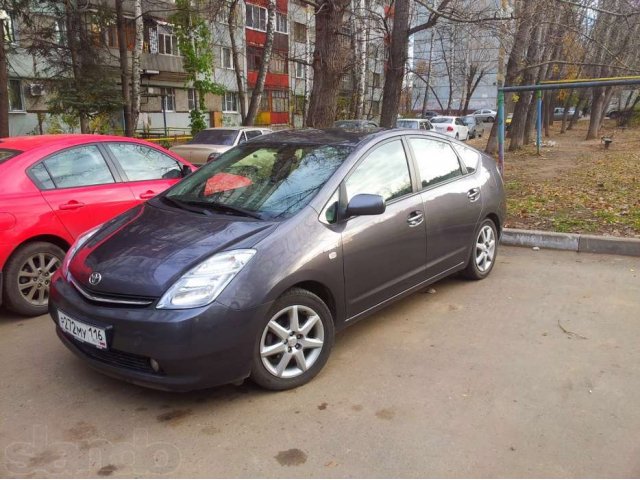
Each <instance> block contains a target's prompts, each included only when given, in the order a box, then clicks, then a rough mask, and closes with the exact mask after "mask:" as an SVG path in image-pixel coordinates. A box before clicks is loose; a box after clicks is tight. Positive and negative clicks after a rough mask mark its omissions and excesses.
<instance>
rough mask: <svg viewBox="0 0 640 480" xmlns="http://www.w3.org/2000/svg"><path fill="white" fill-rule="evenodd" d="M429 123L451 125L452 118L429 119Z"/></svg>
mask: <svg viewBox="0 0 640 480" xmlns="http://www.w3.org/2000/svg"><path fill="white" fill-rule="evenodd" d="M431 123H453V118H447V117H436V118H432V119H431Z"/></svg>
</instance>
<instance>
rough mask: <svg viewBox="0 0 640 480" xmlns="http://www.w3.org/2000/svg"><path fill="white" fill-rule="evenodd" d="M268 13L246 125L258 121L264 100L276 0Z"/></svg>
mask: <svg viewBox="0 0 640 480" xmlns="http://www.w3.org/2000/svg"><path fill="white" fill-rule="evenodd" d="M267 15H268V18H267V34H266V37H267V39H266V40H265V43H264V49H263V50H262V62H261V63H260V70H259V71H258V79H257V80H256V86H255V87H254V88H253V92H251V102H250V103H249V108H248V109H247V118H246V120H245V122H244V125H247V126H252V125H253V124H254V123H255V121H256V116H257V115H258V108H259V107H260V102H261V101H262V93H263V91H264V81H265V80H266V78H267V72H268V71H269V64H270V63H271V51H272V50H273V37H274V35H275V26H276V0H269V8H268V10H267Z"/></svg>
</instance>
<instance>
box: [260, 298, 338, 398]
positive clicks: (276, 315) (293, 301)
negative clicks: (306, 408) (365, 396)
mask: <svg viewBox="0 0 640 480" xmlns="http://www.w3.org/2000/svg"><path fill="white" fill-rule="evenodd" d="M315 317H317V318H315ZM314 318H315V320H314ZM296 319H297V320H296ZM292 321H293V322H295V323H294V325H292ZM309 322H313V324H311V325H310V326H308V325H309ZM334 336H335V328H334V324H333V317H332V315H331V311H330V310H329V308H328V307H327V305H326V304H325V303H324V302H323V301H322V299H320V297H318V296H317V295H315V294H314V293H311V292H310V291H308V290H304V289H302V288H293V289H291V290H289V291H287V292H286V293H284V294H283V295H282V296H281V297H280V298H278V300H276V301H275V303H274V304H273V306H272V307H271V309H270V310H269V313H268V314H267V316H266V318H265V320H264V322H263V324H262V326H261V328H260V329H259V332H258V334H257V338H256V341H255V343H254V348H253V354H252V361H251V379H252V380H253V381H254V382H255V383H256V384H258V385H259V386H261V387H263V388H265V389H267V390H276V391H278V390H289V389H291V388H296V387H299V386H301V385H304V384H305V383H307V382H309V381H310V380H311V379H312V378H313V377H315V376H316V375H317V374H318V373H319V372H320V370H322V367H324V365H325V364H326V363H327V360H328V358H329V355H330V353H331V349H332V347H333V342H334ZM305 343H306V345H308V347H305V346H304V344H305ZM285 355H286V356H287V357H286V358H285ZM301 363H302V365H301Z"/></svg>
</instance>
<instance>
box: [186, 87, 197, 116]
mask: <svg viewBox="0 0 640 480" xmlns="http://www.w3.org/2000/svg"><path fill="white" fill-rule="evenodd" d="M187 103H188V104H189V111H191V110H195V109H196V108H198V105H197V103H196V89H195V88H190V89H189V90H187Z"/></svg>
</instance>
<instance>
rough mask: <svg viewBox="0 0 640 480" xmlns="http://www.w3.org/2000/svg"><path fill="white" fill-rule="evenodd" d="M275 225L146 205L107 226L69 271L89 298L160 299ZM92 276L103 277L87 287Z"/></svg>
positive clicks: (75, 257) (260, 237)
mask: <svg viewBox="0 0 640 480" xmlns="http://www.w3.org/2000/svg"><path fill="white" fill-rule="evenodd" d="M275 228H276V223H275V222H266V221H259V220H253V219H249V218H245V217H238V216H231V215H224V214H220V215H218V214H215V215H211V216H206V215H200V214H197V213H191V212H186V211H184V210H177V209H173V208H170V207H166V208H165V207H161V206H155V205H153V204H150V203H145V204H143V205H140V206H138V207H135V208H133V209H131V210H129V211H128V212H126V213H124V214H122V215H120V216H119V217H116V218H115V219H114V220H112V221H110V222H107V223H106V224H105V225H104V226H103V227H102V228H101V229H100V230H99V231H98V233H97V234H96V235H95V236H93V237H91V239H90V240H89V241H88V242H87V243H86V245H84V246H83V247H82V248H81V249H80V250H79V251H78V252H77V253H76V255H75V256H74V258H73V260H72V261H71V264H70V266H69V271H70V273H71V275H72V276H73V278H74V280H75V281H76V282H77V283H78V284H80V286H82V287H83V288H85V289H87V290H88V291H89V292H93V293H97V294H100V293H101V294H111V295H121V296H132V297H153V298H155V297H159V296H160V295H162V294H163V293H164V292H165V291H166V290H167V289H168V288H169V287H170V286H171V285H172V284H173V283H174V282H175V281H176V280H178V279H179V278H180V277H181V276H182V275H183V274H184V273H185V272H186V271H187V270H189V269H190V268H192V267H194V266H195V265H197V264H198V263H200V262H201V261H203V260H205V259H206V258H208V257H210V256H211V255H214V254H215V253H218V252H221V251H224V250H232V249H236V248H250V247H252V246H254V245H255V244H256V243H257V242H258V241H260V240H261V239H263V238H264V237H265V236H267V235H269V233H271V232H272V231H273V230H274V229H275ZM93 272H97V273H99V274H100V275H101V277H102V278H101V280H100V281H99V282H97V284H96V285H92V284H90V283H89V277H90V275H91V274H92V273H93Z"/></svg>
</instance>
